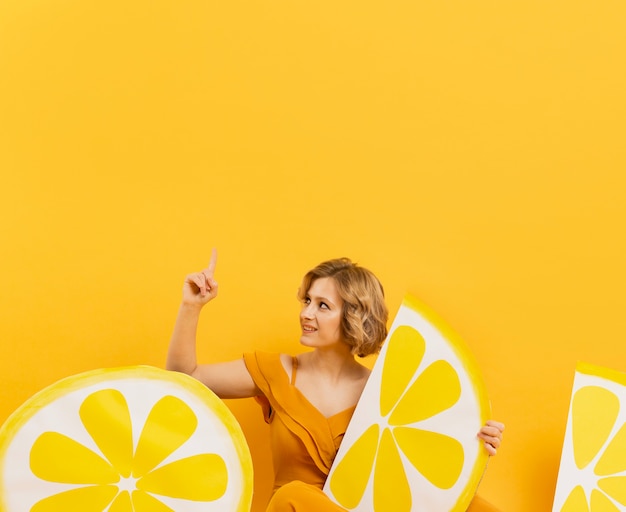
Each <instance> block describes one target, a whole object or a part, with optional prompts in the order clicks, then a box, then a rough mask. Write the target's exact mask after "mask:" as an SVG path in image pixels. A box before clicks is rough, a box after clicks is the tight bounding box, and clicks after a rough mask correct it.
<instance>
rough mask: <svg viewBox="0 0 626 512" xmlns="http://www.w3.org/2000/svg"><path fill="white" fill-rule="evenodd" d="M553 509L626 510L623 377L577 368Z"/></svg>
mask: <svg viewBox="0 0 626 512" xmlns="http://www.w3.org/2000/svg"><path fill="white" fill-rule="evenodd" d="M552 511H553V512H619V511H626V373H620V372H616V371H614V370H610V369H608V368H602V367H599V366H594V365H590V364H587V363H578V364H577V365H576V373H575V376H574V385H573V389H572V398H571V402H570V408H569V414H568V418H567V427H566V430H565V440H564V443H563V451H562V454H561V464H560V467H559V475H558V479H557V486H556V491H555V496H554V503H553V506H552Z"/></svg>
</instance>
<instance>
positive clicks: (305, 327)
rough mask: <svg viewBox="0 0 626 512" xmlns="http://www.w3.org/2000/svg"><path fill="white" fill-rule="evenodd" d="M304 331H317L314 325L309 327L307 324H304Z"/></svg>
mask: <svg viewBox="0 0 626 512" xmlns="http://www.w3.org/2000/svg"><path fill="white" fill-rule="evenodd" d="M302 331H303V332H315V329H314V328H313V327H308V326H306V325H303V326H302Z"/></svg>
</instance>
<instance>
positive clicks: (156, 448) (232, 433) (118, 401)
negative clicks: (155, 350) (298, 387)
mask: <svg viewBox="0 0 626 512" xmlns="http://www.w3.org/2000/svg"><path fill="white" fill-rule="evenodd" d="M252 478H253V475H252V459H251V457H250V452H249V451H248V446H247V444H246V441H245V438H244V436H243V433H242V431H241V429H240V427H239V424H238V423H237V421H236V420H235V418H234V416H233V415H232V414H231V412H230V410H229V409H228V408H227V407H226V405H224V403H223V402H222V401H221V400H220V399H219V398H217V397H216V396H215V395H214V394H213V393H212V392H211V391H209V390H208V389H207V388H206V387H205V386H203V385H202V384H200V383H199V382H197V381H196V380H195V379H192V378H191V377H188V376H186V375H182V374H179V373H174V372H168V371H165V370H159V369H157V368H152V367H129V368H119V369H106V370H97V371H92V372H87V373H84V374H80V375H76V376H73V377H69V378H67V379H63V380H61V381H59V382H57V383H56V384H53V385H52V386H50V387H48V388H46V389H44V390H43V391H41V392H39V393H37V394H36V395H35V396H33V397H32V398H31V399H30V400H28V401H27V402H26V403H24V404H23V405H22V406H21V407H20V408H19V409H18V410H17V411H15V413H13V414H12V415H11V416H10V417H9V419H8V420H7V421H6V423H5V424H4V425H3V426H2V428H1V429H0V511H2V512H28V511H30V512H58V511H60V510H62V511H64V512H86V511H87V512H92V511H93V512H96V511H97V512H101V511H104V510H107V511H108V512H133V511H134V512H147V511H151V512H166V511H181V512H200V511H203V512H210V511H215V512H217V511H219V512H229V511H233V512H235V511H236V512H248V511H249V510H250V504H251V501H252Z"/></svg>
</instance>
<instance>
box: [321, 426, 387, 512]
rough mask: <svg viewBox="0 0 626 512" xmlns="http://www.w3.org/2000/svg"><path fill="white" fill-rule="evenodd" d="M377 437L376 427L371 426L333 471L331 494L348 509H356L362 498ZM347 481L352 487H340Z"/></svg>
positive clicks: (372, 460)
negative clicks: (334, 476)
mask: <svg viewBox="0 0 626 512" xmlns="http://www.w3.org/2000/svg"><path fill="white" fill-rule="evenodd" d="M378 435H379V428H378V425H371V426H370V427H369V428H368V429H367V430H366V431H365V433H364V434H363V435H362V436H361V437H360V438H359V439H358V440H357V441H356V443H354V445H353V446H352V447H351V448H350V450H349V451H348V453H346V456H345V457H344V458H343V459H342V460H341V463H340V464H338V466H337V469H336V470H335V475H336V478H335V479H333V480H332V481H331V486H332V490H333V493H334V494H335V496H336V497H337V499H338V500H339V501H340V502H341V503H343V504H344V506H346V507H348V508H354V507H356V506H357V505H358V504H359V502H360V501H361V498H362V497H363V493H364V492H365V486H366V485H367V481H368V480H369V476H370V471H371V467H372V466H373V464H374V457H375V456H376V448H377V445H378ZM348 480H351V481H352V485H341V482H344V481H348ZM337 484H339V485H337Z"/></svg>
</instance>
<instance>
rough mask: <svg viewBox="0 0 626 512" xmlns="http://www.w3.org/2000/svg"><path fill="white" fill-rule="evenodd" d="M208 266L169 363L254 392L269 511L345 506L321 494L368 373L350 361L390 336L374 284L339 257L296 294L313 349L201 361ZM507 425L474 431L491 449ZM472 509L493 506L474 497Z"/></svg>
mask: <svg viewBox="0 0 626 512" xmlns="http://www.w3.org/2000/svg"><path fill="white" fill-rule="evenodd" d="M216 261H217V254H216V251H215V250H213V253H212V256H211V261H210V263H209V266H208V267H207V268H206V269H205V270H203V271H201V272H197V273H194V274H190V275H188V276H187V277H186V279H185V284H184V286H183V298H182V303H181V306H180V309H179V312H178V317H177V319H176V324H175V327H174V332H173V334H172V340H171V342H170V348H169V352H168V357H167V369H168V370H175V371H179V372H183V373H186V374H188V375H191V376H192V377H195V378H196V379H198V380H199V381H201V382H202V383H204V384H205V385H206V386H208V387H209V388H210V389H211V390H212V391H213V392H214V393H215V394H216V395H217V396H219V397H220V398H246V397H255V398H257V400H258V401H259V402H260V403H261V405H262V407H263V411H264V415H265V419H266V421H267V422H268V423H270V437H271V445H272V454H273V462H274V472H275V481H274V494H273V496H272V499H271V500H270V503H269V505H268V508H267V511H268V512H279V511H298V512H308V511H311V512H313V511H314V512H322V511H342V510H344V509H343V508H341V507H339V506H337V505H335V504H334V503H333V502H331V501H330V499H328V497H327V496H326V495H325V494H324V493H323V492H322V490H321V489H322V487H323V486H324V482H325V480H326V477H327V475H328V472H329V470H330V466H331V464H332V461H333V458H334V456H335V454H336V452H337V450H338V448H339V444H340V443H341V440H342V439H343V434H344V432H345V430H346V427H347V425H348V422H349V421H350V418H351V417H352V413H353V412H354V408H355V406H356V403H357V401H358V400H359V397H360V396H361V392H362V391H363V388H364V387H365V384H366V382H367V379H368V377H369V374H370V370H369V369H367V368H366V367H364V366H363V365H361V364H360V363H358V362H357V361H356V360H355V357H354V356H355V355H358V356H360V357H363V356H366V355H369V354H374V353H377V352H378V351H379V350H380V347H381V345H382V343H383V341H384V340H385V337H386V335H387V327H386V324H387V316H388V314H387V308H386V306H385V302H384V295H383V289H382V286H381V285H380V282H379V281H378V279H377V278H376V276H374V274H373V273H372V272H370V271H369V270H367V269H365V268H363V267H360V266H358V265H356V264H354V263H352V262H351V261H350V260H348V259H346V258H341V259H336V260H330V261H327V262H324V263H322V264H320V265H318V266H317V267H315V268H314V269H313V270H311V271H310V272H308V273H307V274H306V275H305V276H304V279H303V281H302V285H301V287H300V290H299V292H298V296H299V298H300V300H301V301H302V311H301V313H300V324H301V329H302V331H301V332H302V334H301V338H300V342H301V343H302V344H303V345H304V346H306V347H309V348H311V349H313V350H311V351H309V352H305V353H302V354H298V355H297V356H295V357H292V356H289V355H285V354H280V355H279V354H267V353H261V352H257V353H251V354H244V357H243V359H239V360H236V361H231V362H227V363H218V364H210V365H198V364H197V361H196V330H197V326H198V320H199V316H200V311H201V309H202V307H203V306H204V305H205V304H206V303H208V302H209V301H211V300H212V299H214V298H215V297H216V296H217V292H218V284H217V282H216V281H215V279H214V277H213V275H214V272H215V265H216ZM503 429H504V426H503V425H502V424H501V423H498V422H496V421H488V422H487V424H486V425H485V426H484V427H483V428H481V430H480V432H479V433H478V437H479V438H480V439H482V440H483V443H484V446H485V448H486V449H487V451H488V453H489V454H490V455H495V453H496V450H497V448H498V447H499V446H500V442H501V439H502V430H503ZM469 510H470V511H472V512H478V511H495V510H496V509H495V508H493V507H492V506H491V505H489V504H488V503H486V502H484V500H481V499H480V498H476V499H474V501H473V502H472V505H471V506H470V508H469Z"/></svg>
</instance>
